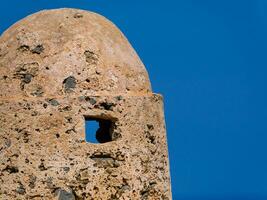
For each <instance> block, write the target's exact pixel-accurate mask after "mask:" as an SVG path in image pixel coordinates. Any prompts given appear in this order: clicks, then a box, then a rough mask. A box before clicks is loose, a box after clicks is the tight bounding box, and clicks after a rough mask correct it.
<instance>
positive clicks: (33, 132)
mask: <svg viewBox="0 0 267 200" xmlns="http://www.w3.org/2000/svg"><path fill="white" fill-rule="evenodd" d="M86 121H89V123H90V122H91V121H92V122H93V121H95V122H97V123H98V124H99V129H98V130H97V131H96V133H93V134H95V135H96V136H95V137H96V138H97V140H98V141H99V143H98V144H96V143H90V142H86V139H85V135H86V134H85V133H86V131H85V129H86V128H85V123H86ZM0 199H1V200H12V199H36V200H37V199H40V200H41V199H42V200H43V199H44V200H51V199H61V200H63V199H65V200H73V199H76V200H77V199H89V200H120V199H124V200H139V199H140V200H171V189H170V175H169V164H168V153H167V145H166V133H165V124H164V114H163V104H162V97H161V96H160V95H158V94H153V93H152V91H151V87H150V81H149V78H148V75H147V72H146V69H145V67H144V65H143V64H142V62H141V61H140V59H139V58H138V56H137V54H136V53H135V51H134V50H133V48H132V47H131V45H130V44H129V43H128V41H127V39H126V38H125V37H124V36H123V34H122V33H121V32H120V31H119V30H118V29H117V28H116V26H115V25H113V24H112V23H111V22H109V21H108V20H107V19H105V18H104V17H102V16H100V15H98V14H95V13H91V12H87V11H81V10H75V9H58V10H48V11H42V12H38V13H36V14H33V15H31V16H29V17H27V18H25V19H23V20H21V21H20V22H18V23H16V24H15V25H13V26H12V27H11V28H9V29H8V30H7V31H6V32H4V33H3V35H2V36H1V38H0Z"/></svg>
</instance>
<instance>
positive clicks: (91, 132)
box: [85, 117, 114, 143]
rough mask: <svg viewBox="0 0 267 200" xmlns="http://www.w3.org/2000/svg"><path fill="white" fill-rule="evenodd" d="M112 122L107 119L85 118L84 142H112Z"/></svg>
mask: <svg viewBox="0 0 267 200" xmlns="http://www.w3.org/2000/svg"><path fill="white" fill-rule="evenodd" d="M113 126H114V122H113V121H112V120H109V119H102V118H97V117H85V141H86V142H88V143H106V142H111V141H112V129H113Z"/></svg>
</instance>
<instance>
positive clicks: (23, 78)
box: [0, 9, 151, 99]
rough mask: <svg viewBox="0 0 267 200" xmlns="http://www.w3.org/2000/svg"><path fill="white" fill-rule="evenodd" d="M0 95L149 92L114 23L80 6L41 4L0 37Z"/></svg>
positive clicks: (143, 73) (145, 78) (145, 76)
mask: <svg viewBox="0 0 267 200" xmlns="http://www.w3.org/2000/svg"><path fill="white" fill-rule="evenodd" d="M0 90H1V92H0V98H7V99H8V98H20V97H21V98H24V97H46V96H65V95H68V96H69V95H70V96H72V95H75V96H76V95H99V94H107V95H117V94H125V95H126V94H128V95H131V94H135V95H136V94H138V95H142V94H144V95H145V94H148V93H151V86H150V81H149V78H148V74H147V72H146V69H145V67H144V65H143V63H142V62H141V60H140V59H139V57H138V55H137V54H136V52H135V51H134V49H133V48H132V46H131V45H130V44H129V42H128V41H127V39H126V38H125V37H124V35H123V34H122V33H121V32H120V31H119V29H118V28H117V27H116V26H115V25H114V24H112V23H111V22H110V21H109V20H107V19H106V18H104V17H102V16H100V15H98V14H95V13H92V12H88V11H83V10H77V9H55V10H45V11H41V12H38V13H36V14H33V15H31V16H28V17H26V18H25V19H23V20H21V21H19V22H18V23H16V24H14V25H13V26H12V27H10V28H9V29H8V30H7V31H5V32H4V33H3V34H2V36H1V37H0Z"/></svg>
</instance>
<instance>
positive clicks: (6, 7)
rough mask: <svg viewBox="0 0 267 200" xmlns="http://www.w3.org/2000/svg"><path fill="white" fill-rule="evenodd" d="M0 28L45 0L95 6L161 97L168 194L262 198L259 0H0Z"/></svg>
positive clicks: (264, 143) (265, 80)
mask: <svg viewBox="0 0 267 200" xmlns="http://www.w3.org/2000/svg"><path fill="white" fill-rule="evenodd" d="M0 5H1V7H0V10H1V12H0V32H2V31H4V30H5V29H6V28H7V27H9V26H10V25H11V24H12V23H14V22H16V21H17V20H19V19H21V18H22V17H25V16H26V15H28V14H30V13H33V12H36V11H39V10H42V9H48V8H58V7H74V8H82V9H86V10H91V11H95V12H98V13H100V14H102V15H104V16H106V17H107V18H109V19H110V20H112V21H113V22H114V23H115V24H116V25H117V26H119V28H120V29H121V30H122V31H123V32H124V34H125V35H126V36H127V37H128V39H129V40H130V42H131V43H132V45H133V46H134V48H135V49H136V51H137V52H138V54H139V56H140V57H141V59H142V60H143V62H144V63H145V65H146V67H147V69H148V71H149V74H150V78H151V81H152V85H153V89H154V91H155V92H157V93H162V94H163V95H164V97H165V114H166V122H167V129H168V143H169V154H170V160H171V175H172V189H173V197H174V200H179V199H181V200H193V199H194V200H199V199H205V200H207V199H220V200H222V199H227V200H231V199H235V200H236V199H238V200H239V199H240V200H241V199H242V200H246V199H251V200H252V199H253V200H256V199H267V155H266V154H267V55H266V54H267V1H266V0H209V1H208V0H198V1H196V0H164V1H163V0H161V1H157V0H132V1H130V0H128V1H126V0H1V4H0Z"/></svg>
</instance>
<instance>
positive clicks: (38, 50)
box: [31, 44, 44, 54]
mask: <svg viewBox="0 0 267 200" xmlns="http://www.w3.org/2000/svg"><path fill="white" fill-rule="evenodd" d="M43 51H44V47H43V45H41V44H39V45H37V46H36V47H34V49H32V50H31V52H32V53H35V54H41V53H42V52H43Z"/></svg>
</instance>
